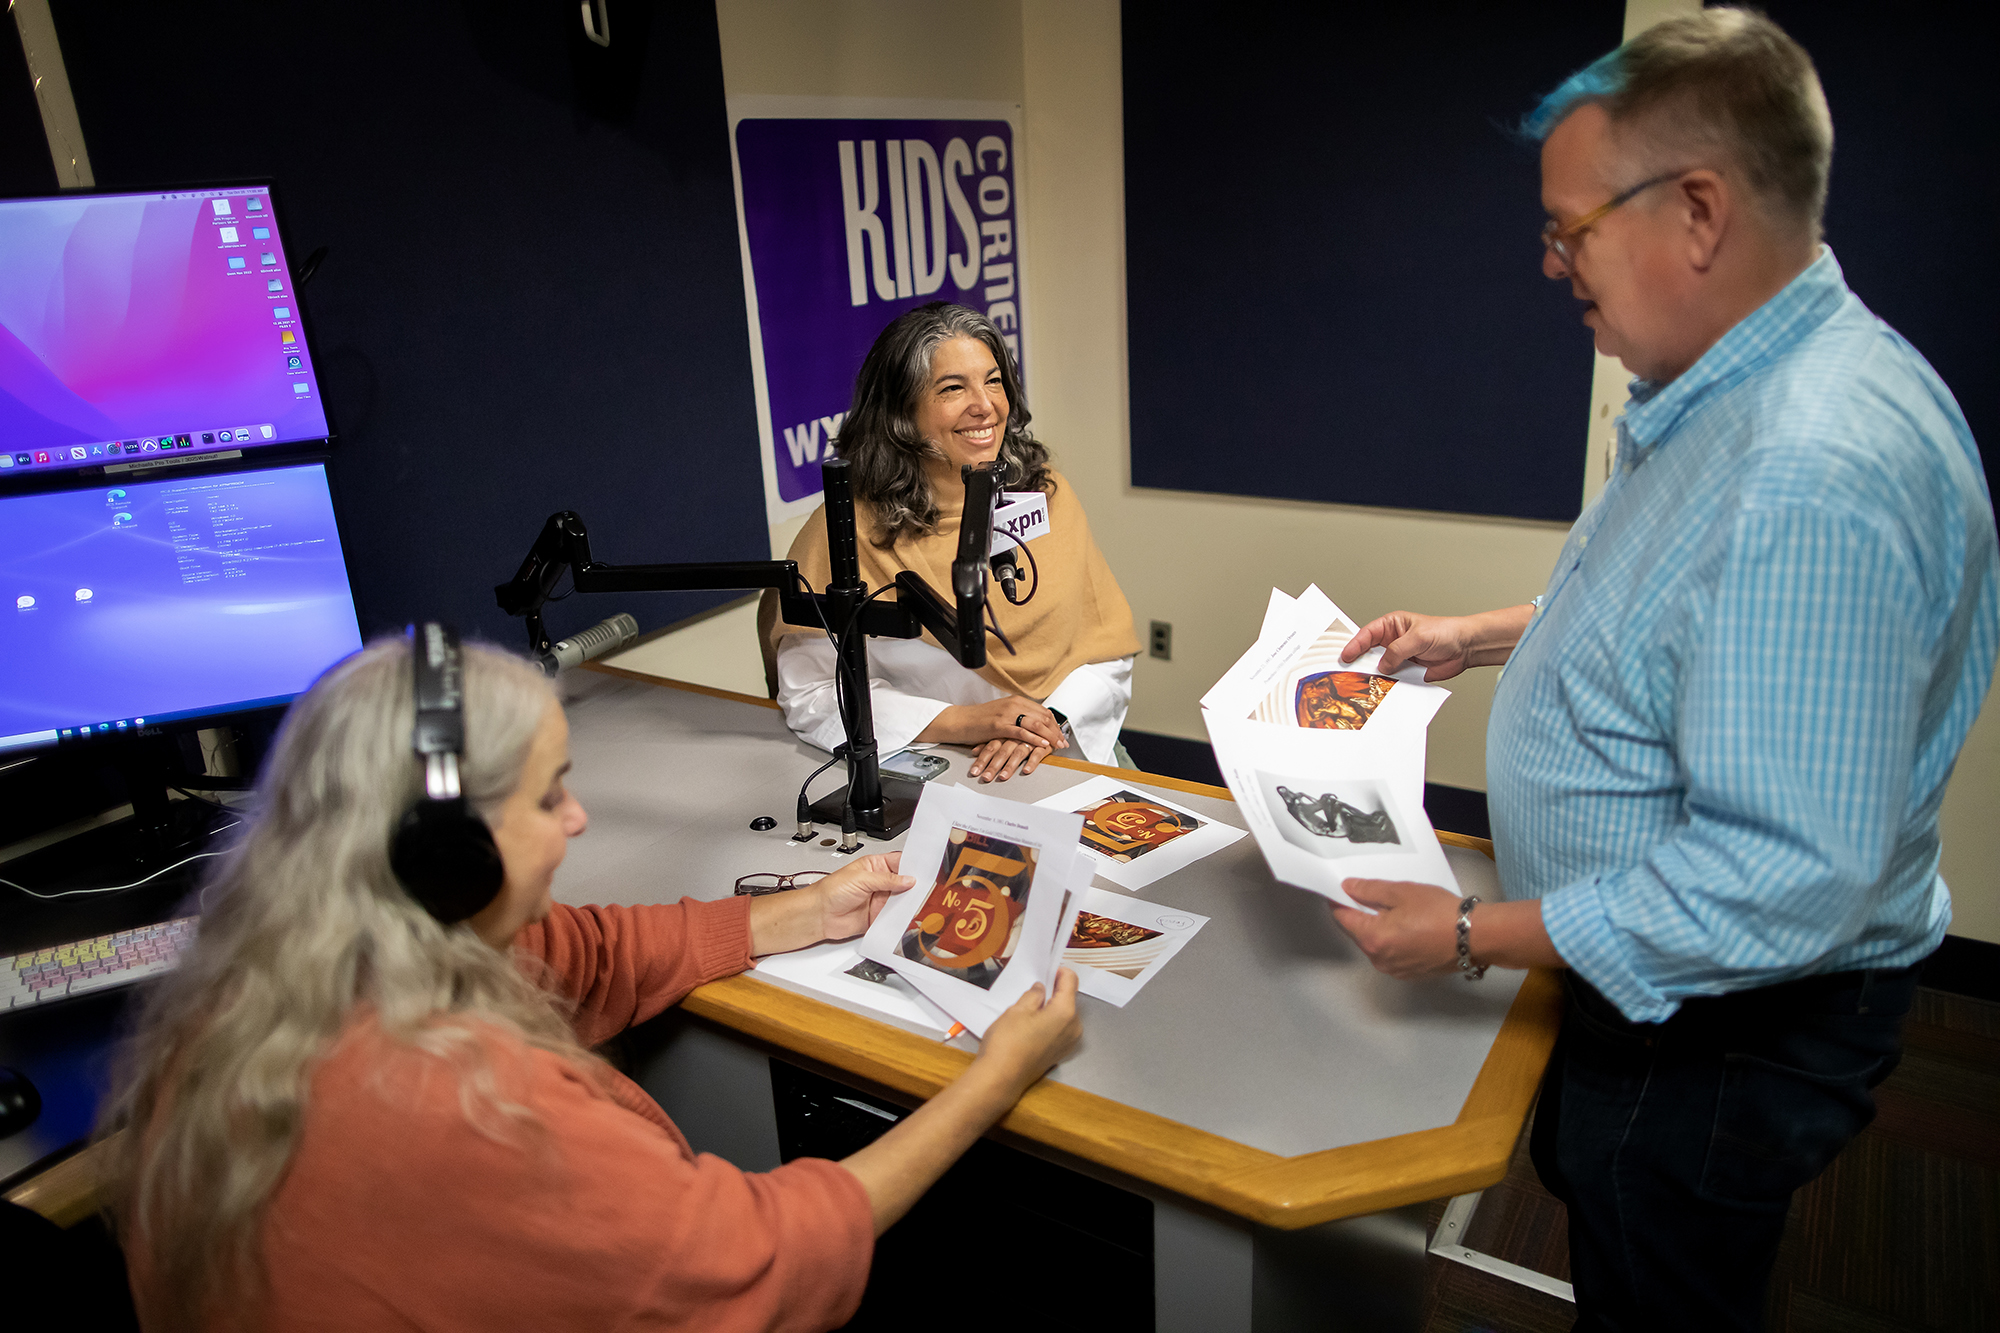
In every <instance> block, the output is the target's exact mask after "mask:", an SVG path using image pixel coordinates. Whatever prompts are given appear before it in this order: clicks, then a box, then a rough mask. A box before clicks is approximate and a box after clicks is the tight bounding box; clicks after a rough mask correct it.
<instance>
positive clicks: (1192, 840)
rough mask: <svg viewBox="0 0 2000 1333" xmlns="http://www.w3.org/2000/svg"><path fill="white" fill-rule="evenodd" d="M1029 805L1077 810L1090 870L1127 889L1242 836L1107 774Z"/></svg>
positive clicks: (1168, 872) (1188, 862) (1187, 863)
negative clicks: (1081, 820)
mask: <svg viewBox="0 0 2000 1333" xmlns="http://www.w3.org/2000/svg"><path fill="white" fill-rule="evenodd" d="M1035 804H1036V805H1038V806H1041V807H1042V808H1044V809H1048V810H1064V811H1068V812H1070V813H1072V814H1079V815H1082V816H1083V832H1082V834H1081V836H1080V841H1081V842H1082V844H1083V847H1084V849H1085V850H1086V851H1087V852H1089V853H1090V855H1089V857H1088V858H1087V862H1088V866H1089V871H1090V873H1091V874H1095V875H1102V876H1104V878H1106V879H1108V880H1110V881H1111V882H1112V883H1114V884H1118V885H1122V886H1123V887H1125V888H1128V889H1143V888H1145V887H1146V886H1147V885H1148V884H1151V883H1153V882H1154V881H1155V880H1159V879H1164V878H1165V877H1166V876H1168V875H1171V874H1172V873H1173V872H1174V871H1176V870H1179V869H1180V868H1181V867H1183V866H1186V865H1190V864H1192V863H1193V862H1196V861H1199V860H1200V859H1201V858H1202V857H1204V856H1207V855H1208V854H1209V853H1210V852H1213V851H1218V850H1220V849H1221V848H1224V847H1227V846H1228V845H1229V844H1230V843H1232V842H1235V841H1236V840H1237V839H1238V838H1240V837H1242V836H1243V830H1242V829H1240V828H1237V827H1235V826H1234V825H1231V824H1225V823H1222V822H1221V821H1220V820H1215V819H1205V818H1203V817H1202V816H1200V815H1197V814H1196V813H1195V812H1194V811H1192V810H1189V809H1188V808H1186V807H1185V806H1181V805H1176V804H1175V803H1174V802H1172V801H1169V800H1167V799H1166V798H1165V797H1164V796H1161V795H1160V794H1159V793H1158V792H1155V791H1150V790H1146V789H1142V788H1137V787H1133V786H1130V785H1128V784H1126V783H1125V782H1123V781H1121V780H1119V779H1117V778H1111V777H1094V778H1090V779H1088V780H1086V781H1084V782H1079V783H1078V784H1077V785H1076V786H1074V787H1071V788H1069V789H1068V790H1067V791H1061V792H1058V793H1056V794H1055V795H1054V796H1050V797H1047V798H1045V799H1043V800H1040V801H1037V802H1035Z"/></svg>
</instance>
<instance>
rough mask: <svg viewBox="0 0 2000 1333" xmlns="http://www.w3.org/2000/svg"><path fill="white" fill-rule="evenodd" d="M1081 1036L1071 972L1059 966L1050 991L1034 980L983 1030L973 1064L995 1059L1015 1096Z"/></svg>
mask: <svg viewBox="0 0 2000 1333" xmlns="http://www.w3.org/2000/svg"><path fill="white" fill-rule="evenodd" d="M1081 1040H1083V1020H1082V1019H1081V1018H1079V1017H1078V1016H1077V1012H1076V973H1074V972H1072V971H1070V970H1069V969H1068V968H1066V967H1065V968H1060V969H1058V970H1057V972H1056V986H1055V992H1054V993H1053V994H1048V993H1047V992H1045V991H1044V990H1043V987H1042V985H1041V983H1040V982H1036V983H1035V984H1034V985H1032V986H1030V987H1029V988H1028V991H1027V994H1025V995H1023V996H1022V997H1021V998H1020V999H1018V1000H1016V1001H1014V1003H1013V1004H1012V1005H1011V1006H1010V1007H1009V1008H1008V1010H1007V1012H1006V1013H1004V1014H1002V1015H1000V1017H999V1018H998V1019H997V1020H995V1022H994V1024H993V1026H992V1027H990V1028H988V1029H986V1039H985V1040H984V1041H982V1042H981V1043H980V1044H979V1060H978V1061H977V1062H975V1063H983V1062H986V1061H993V1062H995V1064H996V1065H997V1066H998V1069H999V1072H1000V1073H1001V1074H1002V1075H1003V1076H1005V1077H1007V1079H1008V1081H1009V1084H1010V1085H1011V1086H1013V1087H1014V1089H1015V1093H1014V1095H1015V1096H1017V1097H1018V1096H1019V1095H1020V1094H1021V1093H1023V1092H1025V1091H1027V1090H1028V1089H1029V1088H1030V1087H1032V1086H1033V1085H1034V1083H1035V1080H1037V1079H1039V1078H1040V1077H1041V1076H1042V1075H1044V1074H1046V1073H1048V1072H1049V1070H1051V1069H1053V1068H1054V1067H1055V1066H1057V1065H1059V1064H1061V1063H1062V1062H1063V1061H1064V1060H1067V1059H1068V1058H1069V1056H1070V1053H1071V1052H1072V1051H1074V1050H1075V1049H1076V1044H1077V1043H1078V1042H1079V1041H1081Z"/></svg>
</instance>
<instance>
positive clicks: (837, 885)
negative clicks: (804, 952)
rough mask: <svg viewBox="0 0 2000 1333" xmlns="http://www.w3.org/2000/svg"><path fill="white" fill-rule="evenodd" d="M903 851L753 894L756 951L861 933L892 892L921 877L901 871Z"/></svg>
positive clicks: (752, 934)
mask: <svg viewBox="0 0 2000 1333" xmlns="http://www.w3.org/2000/svg"><path fill="white" fill-rule="evenodd" d="M902 857H903V854H902V853H901V852H890V853H888V854H886V855H883V856H864V857H861V858H860V859H859V860H856V861H851V862H849V863H848V864H846V865H844V866H842V867H841V868H840V869H838V870H836V871H834V872H833V873H832V874H831V875H828V876H827V877H826V878H825V879H823V880H821V881H820V882H819V883H817V884H814V885H812V886H811V887H810V888H804V889H795V890H793V891H792V892H790V893H774V894H771V895H770V896H768V897H762V898H753V899H752V900H751V903H750V949H751V952H752V953H754V954H756V955H757V956H758V957H760V958H761V957H763V956H764V955H765V954H772V953H790V952H791V951H792V950H793V949H804V948H808V947H810V946H812V945H815V944H818V943H819V942H820V941H821V940H845V939H852V938H853V937H854V936H856V935H859V934H861V933H862V932H863V931H865V930H867V929H868V927H869V925H870V924H871V923H872V922H873V921H874V920H875V918H876V917H877V916H879V915H880V914H881V911H882V905H883V904H884V903H886V902H887V901H888V900H889V895H891V894H894V893H901V892H902V891H903V890H904V889H907V888H909V887H910V886H911V885H912V884H914V883H916V881H915V880H913V879H911V878H909V877H908V876H907V875H902V874H898V873H897V868H898V866H899V865H900V864H901V862H902Z"/></svg>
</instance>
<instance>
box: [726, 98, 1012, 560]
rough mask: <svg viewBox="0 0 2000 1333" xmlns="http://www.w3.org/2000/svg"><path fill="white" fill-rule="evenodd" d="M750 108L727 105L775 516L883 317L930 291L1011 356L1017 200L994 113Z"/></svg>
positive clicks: (791, 498) (850, 386)
mask: <svg viewBox="0 0 2000 1333" xmlns="http://www.w3.org/2000/svg"><path fill="white" fill-rule="evenodd" d="M771 100H772V101H773V102H778V103H780V105H781V106H782V108H783V109H784V110H786V111H788V112H793V113H796V112H797V111H799V110H800V109H803V108H805V107H807V106H808V105H810V104H807V103H805V102H804V101H803V99H771ZM763 105H764V104H763V101H762V99H744V100H743V101H742V102H740V103H739V102H738V101H736V100H732V102H731V110H732V113H733V114H732V119H733V120H735V126H734V148H735V153H736V162H737V171H738V179H739V181H740V183H741V220H742V228H743V239H744V253H745V261H746V272H745V283H746V286H747V287H748V288H749V292H750V315H751V320H750V324H751V337H752V341H753V343H754V344H755V346H754V347H753V349H752V350H753V358H752V359H753V363H755V364H756V367H757V370H758V376H759V380H760V385H759V387H760V390H761V392H760V394H759V398H760V404H759V405H760V407H761V408H762V409H763V411H764V420H763V422H762V423H761V427H762V429H761V431H760V434H761V436H762V440H763V448H764V452H765V468H764V475H765V490H766V500H767V509H768V511H769V514H770V519H771V521H772V522H773V523H776V522H780V521H782V520H784V519H786V518H790V517H793V516H795V515H797V514H802V513H805V512H809V511H810V510H811V509H812V507H813V506H815V505H817V504H818V503H819V491H820V473H819V468H820V464H821V463H822V462H823V461H824V460H825V459H826V458H828V457H830V456H831V452H830V451H831V445H832V442H833V440H834V439H836V438H837V437H838V435H839V433H840V427H841V423H842V422H843V421H844V419H845V417H846V413H847V408H848V404H849V402H850V401H851V399H852V397H853V392H854V376H855V372H856V371H858V370H859V369H860V368H861V361H862V358H863V357H864V356H865V355H866V354H867V352H868V348H869V347H870V346H871V345H872V344H873V343H874V341H875V339H876V337H877V336H878V335H879V334H880V333H881V332H882V330H883V329H884V328H886V327H887V326H888V324H889V322H890V321H891V320H893V319H894V318H895V317H896V316H897V315H900V314H902V313H903V312H904V311H906V310H909V309H912V308H913V307H916V306H919V305H923V304H925V303H927V302H930V301H939V300H943V301H952V302H956V303H958V304H960V305H966V306H970V307H972V308H973V309H975V310H981V311H984V312H985V313H986V314H987V316H988V317H989V318H991V319H992V320H993V322H994V324H995V325H996V326H997V327H998V328H999V330H1000V332H1001V335H1002V337H1004V338H1005V339H1006V340H1007V342H1008V345H1009V346H1010V347H1011V348H1012V349H1013V351H1014V354H1015V356H1016V358H1017V359H1019V357H1020V355H1021V351H1022V348H1021V248H1020V238H1019V233H1018V219H1019V217H1020V201H1019V197H1018V190H1017V189H1016V185H1015V182H1016V179H1017V177H1016V161H1015V142H1016V136H1015V132H1014V127H1013V126H1012V125H1011V124H1010V123H1009V121H1008V120H1006V119H1002V118H993V119H971V118H968V119H949V118H946V119H903V118H898V119H869V118H833V117H813V116H799V115H797V114H793V115H790V116H771V117H763V116H757V115H754V114H751V113H750V111H749V108H751V107H753V106H755V107H759V108H761V107H762V106H763ZM834 105H837V104H834ZM920 105H925V109H930V108H929V107H928V105H927V104H920ZM979 109H980V110H991V109H992V108H986V107H981V108H979ZM1007 110H1009V111H1011V110H1012V108H1007Z"/></svg>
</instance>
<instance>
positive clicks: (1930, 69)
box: [1765, 0, 2000, 489]
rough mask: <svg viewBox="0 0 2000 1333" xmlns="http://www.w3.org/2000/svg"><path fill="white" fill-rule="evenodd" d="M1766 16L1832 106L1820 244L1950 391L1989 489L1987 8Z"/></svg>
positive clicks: (1999, 273) (1996, 266)
mask: <svg viewBox="0 0 2000 1333" xmlns="http://www.w3.org/2000/svg"><path fill="white" fill-rule="evenodd" d="M1765 12H1766V13H1768V14H1770V16H1771V17H1772V18H1773V19H1775V20H1776V21H1777V22H1778V23H1779V24H1780V25H1782V26H1783V27H1784V29H1785V31H1787V32H1789V33H1791V34H1792V36H1793V37H1795V38H1797V39H1798V41H1799V44H1800V45H1802V46H1804V47H1805V48H1806V50H1807V51H1808V52H1809V53H1811V55H1812V58H1813V64H1814V65H1815V66H1817V67H1818V69H1819V77H1820V83H1821V84H1822V86H1824V87H1825V89H1826V100H1827V104H1828V105H1829V106H1830V107H1831V108H1832V109H1833V131H1834V147H1833V187H1832V190H1831V193H1830V194H1829V195H1828V198H1827V208H1826V240H1827V244H1828V245H1831V246H1832V247H1833V252H1834V255H1835V256H1836V257H1837V258H1838V259H1839V260H1840V266H1841V268H1842V269H1843V270H1844V271H1845V272H1846V274H1847V285H1848V286H1850V287H1852V288H1853V289H1854V292H1855V294H1856V295H1857V296H1859V297H1860V298H1861V299H1862V300H1863V301H1864V302H1866V303H1867V305H1868V307H1869V309H1871V310H1873V311H1874V312H1875V313H1876V314H1878V315H1880V316H1881V317H1882V318H1883V319H1885V320H1887V321H1888V322H1889V323H1890V324H1892V325H1894V326H1895V328H1896V330H1897V332H1899V333H1901V334H1902V335H1903V336H1904V337H1905V338H1908V339H1909V340H1910V342H1911V343H1912V344H1913V345H1914V346H1915V347H1916V349H1917V350H1918V351H1919V352H1922V353H1923V354H1924V357H1925V358H1926V359H1927V360H1929V362H1930V363H1931V365H1932V366H1933V367H1935V368H1936V370H1937V372H1938V374H1939V375H1941V376H1943V377H1944V382H1945V383H1946V384H1948V385H1950V386H1951V391H1952V393H1953V395H1954V396H1956V397H1957V399H1958V405H1959V406H1960V407H1961V408H1963V409H1964V411H1965V418H1966V420H1967V421H1968V422H1969V423H1970V424H1971V426H1972V434H1973V438H1974V439H1976V440H1978V441H1979V443H1980V446H1981V452H1982V454H1983V455H1984V457H1985V461H1986V484H1987V486H1988V488H1989V489H1991V488H1993V487H1994V485H1995V482H1996V476H1995V473H1994V458H1995V456H1996V454H2000V353H1996V340H1995V337H1994V334H1993V317H1994V311H1995V309H1996V308H2000V248H1996V246H1995V244H1994V238H1995V234H1996V231H1997V230H2000V93H1996V92H1995V81H1994V72H1993V53H1992V43H1991V42H1990V41H1987V40H1984V39H1981V38H1979V37H1978V36H1977V34H1978V32H1980V31H1984V30H1985V28H1984V25H1983V24H1980V23H1977V22H1975V17H1976V15H1977V14H1979V13H1980V12H1982V11H1981V7H1979V6H1972V5H1965V4H1934V3H1933V4H1924V3H1915V4H1909V3H1906V4H1898V5H1894V6H1889V7H1884V6H1881V5H1874V4H1856V3H1852V2H1851V0H1809V3H1808V2H1799V3H1776V4H1770V5H1767V6H1766V7H1765ZM1989 12H1990V11H1989Z"/></svg>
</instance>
